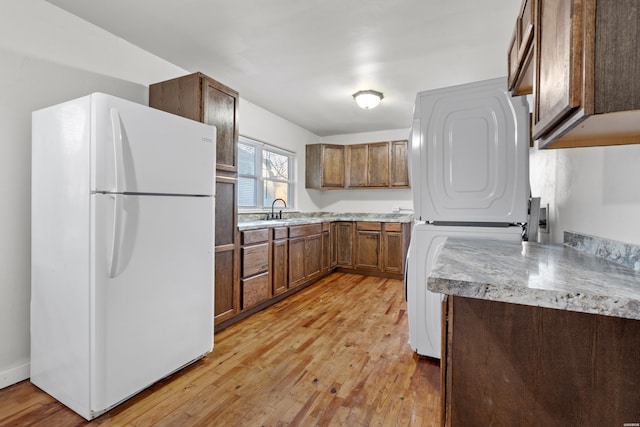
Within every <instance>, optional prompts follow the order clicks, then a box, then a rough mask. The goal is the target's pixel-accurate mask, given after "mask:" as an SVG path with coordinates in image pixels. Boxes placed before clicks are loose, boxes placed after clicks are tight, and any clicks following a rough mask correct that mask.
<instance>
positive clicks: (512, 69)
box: [507, 0, 536, 96]
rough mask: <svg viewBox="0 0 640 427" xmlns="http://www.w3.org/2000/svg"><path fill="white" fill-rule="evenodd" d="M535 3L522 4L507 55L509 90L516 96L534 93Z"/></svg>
mask: <svg viewBox="0 0 640 427" xmlns="http://www.w3.org/2000/svg"><path fill="white" fill-rule="evenodd" d="M535 1H536V0H524V1H523V2H522V6H521V7H520V13H519V14H518V19H517V20H516V25H515V28H514V29H513V35H512V36H511V42H510V43H509V50H508V53H507V61H508V67H509V68H508V72H509V74H508V76H509V77H508V84H509V90H510V91H511V93H512V94H513V95H514V96H516V95H527V94H531V93H533V50H534V49H533V35H534V26H533V23H534V22H535Z"/></svg>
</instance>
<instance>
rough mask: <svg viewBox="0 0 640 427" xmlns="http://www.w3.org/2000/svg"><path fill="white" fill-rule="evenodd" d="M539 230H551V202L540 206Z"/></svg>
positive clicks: (544, 231) (546, 231) (545, 231)
mask: <svg viewBox="0 0 640 427" xmlns="http://www.w3.org/2000/svg"><path fill="white" fill-rule="evenodd" d="M538 224H539V230H540V232H542V233H548V232H549V203H547V205H546V206H544V207H541V208H540V221H539V223H538Z"/></svg>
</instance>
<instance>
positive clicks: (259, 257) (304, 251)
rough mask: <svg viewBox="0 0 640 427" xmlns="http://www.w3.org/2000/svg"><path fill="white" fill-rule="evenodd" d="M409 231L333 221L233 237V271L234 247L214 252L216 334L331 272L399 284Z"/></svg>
mask: <svg viewBox="0 0 640 427" xmlns="http://www.w3.org/2000/svg"><path fill="white" fill-rule="evenodd" d="M409 226H410V224H408V223H406V224H405V223H381V222H353V221H337V222H331V223H329V222H325V223H318V224H305V225H297V226H291V227H273V228H261V229H256V230H244V231H240V232H238V233H237V235H238V237H237V238H238V239H239V241H240V250H239V252H240V254H239V255H240V256H239V258H240V263H239V264H240V265H239V268H238V269H236V268H235V267H234V263H233V259H234V252H233V249H234V245H228V246H222V247H220V249H219V248H218V247H216V266H219V267H217V268H216V286H215V289H216V295H215V298H216V301H215V307H216V331H219V330H221V329H223V328H225V327H227V326H229V325H230V324H232V323H234V322H235V321H237V320H240V319H242V318H244V317H246V316H248V315H250V314H252V313H254V312H256V311H258V310H260V309H262V308H264V307H266V306H268V305H270V304H273V303H274V302H277V301H279V300H281V299H282V298H286V297H287V296H288V295H290V294H292V293H294V292H297V291H298V290H299V289H302V288H303V287H304V286H307V285H309V284H311V283H313V282H314V281H316V280H317V279H319V278H321V277H323V276H325V275H327V274H329V273H331V272H333V271H335V270H336V269H337V270H338V271H343V272H349V273H358V274H367V275H378V276H384V277H394V278H398V279H402V278H403V275H404V259H405V257H406V251H407V248H408V245H409ZM234 240H235V238H234ZM229 267H231V268H229ZM234 270H239V273H238V274H237V276H238V279H237V281H236V283H237V284H238V285H237V286H233V280H234V279H233V277H234ZM219 319H221V320H219Z"/></svg>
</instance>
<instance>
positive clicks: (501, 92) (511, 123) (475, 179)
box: [410, 79, 529, 223]
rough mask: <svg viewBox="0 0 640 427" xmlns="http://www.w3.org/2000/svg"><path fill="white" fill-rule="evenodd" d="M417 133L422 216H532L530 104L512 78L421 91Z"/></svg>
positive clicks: (415, 172)
mask: <svg viewBox="0 0 640 427" xmlns="http://www.w3.org/2000/svg"><path fill="white" fill-rule="evenodd" d="M411 139H412V144H411V145H412V156H411V159H410V161H411V163H412V164H411V173H412V177H411V178H412V183H413V195H414V209H415V214H416V218H417V219H420V220H422V221H449V222H500V223H515V222H526V220H527V200H528V197H529V181H528V175H529V172H528V155H529V111H528V105H527V103H526V100H525V99H524V98H523V97H519V98H512V97H511V96H510V94H509V93H508V92H507V86H506V80H504V79H494V80H488V81H484V82H477V83H473V84H467V85H461V86H455V87H451V88H445V89H438V90H433V91H427V92H421V93H419V94H418V96H417V98H416V106H415V110H414V121H413V127H412V133H411Z"/></svg>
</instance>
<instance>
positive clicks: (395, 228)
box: [384, 222, 402, 231]
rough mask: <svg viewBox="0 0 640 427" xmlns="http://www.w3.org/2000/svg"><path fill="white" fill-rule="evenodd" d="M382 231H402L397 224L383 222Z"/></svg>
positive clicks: (400, 225)
mask: <svg viewBox="0 0 640 427" xmlns="http://www.w3.org/2000/svg"><path fill="white" fill-rule="evenodd" d="M384 231H402V224H400V223H399V222H385V223H384Z"/></svg>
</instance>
